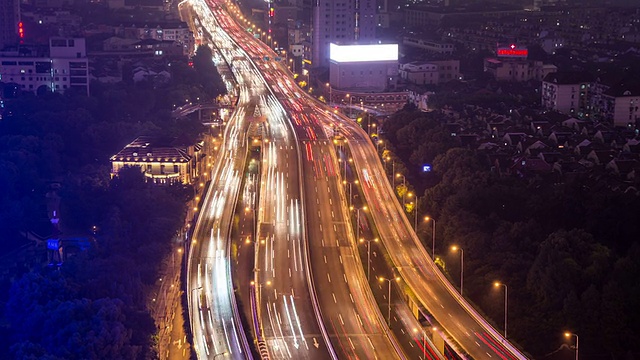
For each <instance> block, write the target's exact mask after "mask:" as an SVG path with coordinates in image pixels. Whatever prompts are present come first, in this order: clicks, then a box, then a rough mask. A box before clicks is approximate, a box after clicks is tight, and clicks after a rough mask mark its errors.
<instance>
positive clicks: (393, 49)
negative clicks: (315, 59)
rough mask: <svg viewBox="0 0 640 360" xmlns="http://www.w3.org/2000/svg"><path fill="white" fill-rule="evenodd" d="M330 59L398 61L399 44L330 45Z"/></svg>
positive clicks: (336, 60)
mask: <svg viewBox="0 0 640 360" xmlns="http://www.w3.org/2000/svg"><path fill="white" fill-rule="evenodd" d="M329 59H331V61H335V62H337V63H350V62H367V61H398V44H373V45H336V44H330V45H329Z"/></svg>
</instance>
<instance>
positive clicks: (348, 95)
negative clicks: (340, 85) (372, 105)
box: [345, 94, 353, 118]
mask: <svg viewBox="0 0 640 360" xmlns="http://www.w3.org/2000/svg"><path fill="white" fill-rule="evenodd" d="M345 97H347V98H349V118H351V103H352V101H353V96H351V94H347V95H345Z"/></svg>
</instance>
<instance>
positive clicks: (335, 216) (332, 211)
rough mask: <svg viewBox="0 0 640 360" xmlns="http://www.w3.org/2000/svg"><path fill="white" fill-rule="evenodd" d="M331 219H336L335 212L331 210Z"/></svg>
mask: <svg viewBox="0 0 640 360" xmlns="http://www.w3.org/2000/svg"><path fill="white" fill-rule="evenodd" d="M331 217H332V218H334V217H336V216H335V215H333V210H331Z"/></svg>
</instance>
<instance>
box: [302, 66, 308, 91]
mask: <svg viewBox="0 0 640 360" xmlns="http://www.w3.org/2000/svg"><path fill="white" fill-rule="evenodd" d="M302 75H304V76H306V77H307V87H309V70H307V69H302Z"/></svg>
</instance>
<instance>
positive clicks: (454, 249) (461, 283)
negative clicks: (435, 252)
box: [451, 245, 464, 296]
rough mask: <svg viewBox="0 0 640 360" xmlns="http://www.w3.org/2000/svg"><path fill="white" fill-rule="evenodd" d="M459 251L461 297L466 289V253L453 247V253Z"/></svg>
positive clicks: (459, 248)
mask: <svg viewBox="0 0 640 360" xmlns="http://www.w3.org/2000/svg"><path fill="white" fill-rule="evenodd" d="M458 250H460V296H462V290H463V288H464V251H463V250H462V248H461V247H459V246H457V245H453V246H452V247H451V251H453V252H456V251H458Z"/></svg>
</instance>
